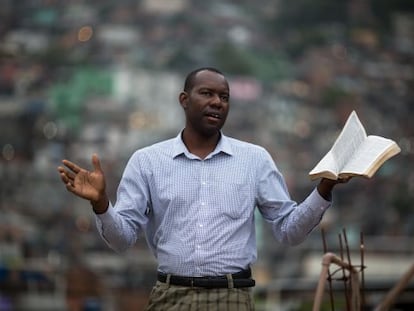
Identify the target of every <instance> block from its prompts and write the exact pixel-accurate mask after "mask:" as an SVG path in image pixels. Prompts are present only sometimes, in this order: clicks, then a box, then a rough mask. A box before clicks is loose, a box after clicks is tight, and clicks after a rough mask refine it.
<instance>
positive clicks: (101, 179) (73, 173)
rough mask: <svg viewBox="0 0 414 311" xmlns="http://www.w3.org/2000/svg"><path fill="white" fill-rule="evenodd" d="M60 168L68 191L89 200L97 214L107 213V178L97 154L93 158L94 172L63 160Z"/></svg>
mask: <svg viewBox="0 0 414 311" xmlns="http://www.w3.org/2000/svg"><path fill="white" fill-rule="evenodd" d="M62 163H63V165H64V166H59V167H58V171H59V173H60V178H61V179H62V182H63V183H64V184H65V186H66V189H67V190H68V191H69V192H72V193H73V194H75V195H77V196H79V197H81V198H84V199H86V200H89V201H90V202H91V204H92V207H93V210H94V212H95V213H97V214H102V213H104V212H106V210H107V208H108V205H109V200H108V197H107V195H106V184H105V176H104V173H103V171H102V168H101V164H100V161H99V158H98V156H97V155H96V154H94V155H93V156H92V165H93V167H94V169H93V171H88V170H86V169H84V168H81V167H79V166H78V165H76V164H75V163H73V162H71V161H68V160H63V161H62Z"/></svg>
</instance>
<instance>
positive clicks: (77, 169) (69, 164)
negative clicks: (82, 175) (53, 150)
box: [62, 160, 81, 173]
mask: <svg viewBox="0 0 414 311" xmlns="http://www.w3.org/2000/svg"><path fill="white" fill-rule="evenodd" d="M62 163H63V164H64V165H65V166H66V167H67V168H68V169H70V170H71V171H73V172H74V173H79V172H80V170H81V168H80V167H79V166H77V165H76V164H75V163H73V162H71V161H68V160H63V161H62Z"/></svg>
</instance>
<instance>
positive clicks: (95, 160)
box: [92, 153, 102, 173]
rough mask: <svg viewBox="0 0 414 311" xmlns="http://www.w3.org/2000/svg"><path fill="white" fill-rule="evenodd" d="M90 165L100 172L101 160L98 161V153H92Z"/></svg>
mask: <svg viewBox="0 0 414 311" xmlns="http://www.w3.org/2000/svg"><path fill="white" fill-rule="evenodd" d="M92 165H93V168H94V169H95V171H98V172H101V173H102V168H101V162H100V161H99V158H98V155H97V154H96V153H94V154H93V155H92Z"/></svg>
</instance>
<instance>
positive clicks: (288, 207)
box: [257, 155, 331, 245]
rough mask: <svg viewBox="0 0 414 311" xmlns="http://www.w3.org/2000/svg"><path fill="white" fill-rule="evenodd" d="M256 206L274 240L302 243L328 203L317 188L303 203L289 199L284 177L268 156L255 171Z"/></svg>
mask: <svg viewBox="0 0 414 311" xmlns="http://www.w3.org/2000/svg"><path fill="white" fill-rule="evenodd" d="M258 172H259V175H260V176H259V177H258V184H257V187H258V188H257V193H258V208H259V210H260V212H261V214H262V216H263V218H264V219H265V221H266V222H268V223H270V225H271V227H272V233H273V236H274V238H275V239H276V240H278V241H279V242H280V243H282V244H285V245H297V244H299V243H301V242H303V241H304V240H305V239H306V237H307V236H308V235H309V233H310V232H311V231H312V230H313V229H314V228H315V227H316V226H317V225H318V224H319V223H320V221H321V219H322V217H323V214H324V213H325V211H326V210H327V209H328V208H329V207H330V206H331V201H326V200H325V199H324V198H323V197H322V196H321V195H320V194H319V192H318V191H317V189H316V188H314V189H313V191H312V192H311V193H310V194H309V196H308V197H307V198H306V199H305V200H304V201H303V202H302V203H297V202H296V201H294V200H292V199H291V197H290V194H289V191H288V189H287V186H286V182H285V179H284V178H283V176H282V174H281V173H280V171H279V170H278V169H277V167H276V165H275V163H274V161H273V160H272V159H271V158H270V155H269V156H268V157H267V159H266V160H265V161H264V162H263V163H262V165H261V168H260V169H259V170H258Z"/></svg>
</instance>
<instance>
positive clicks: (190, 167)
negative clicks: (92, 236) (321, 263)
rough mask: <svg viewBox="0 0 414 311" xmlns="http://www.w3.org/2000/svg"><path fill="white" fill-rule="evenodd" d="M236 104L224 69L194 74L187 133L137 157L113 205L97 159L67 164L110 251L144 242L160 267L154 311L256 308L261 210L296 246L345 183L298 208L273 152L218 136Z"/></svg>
mask: <svg viewBox="0 0 414 311" xmlns="http://www.w3.org/2000/svg"><path fill="white" fill-rule="evenodd" d="M229 99H230V90H229V85H228V82H227V80H226V78H225V77H224V75H223V74H222V73H221V72H220V71H218V70H217V69H214V68H200V69H197V70H195V71H193V72H191V73H190V74H189V75H188V76H187V78H186V80H185V84H184V90H183V91H182V92H181V93H180V95H179V102H180V104H181V106H182V108H183V110H184V113H185V117H186V122H185V127H184V129H183V130H182V131H181V132H180V133H179V135H178V136H177V137H175V138H173V139H169V140H166V141H163V142H160V143H157V144H154V145H152V146H149V147H146V148H143V149H140V150H138V151H136V152H135V153H134V154H133V155H132V157H131V158H130V159H129V161H128V164H127V166H126V168H125V171H124V173H123V176H122V179H121V181H120V185H119V188H118V192H117V201H116V203H115V204H114V205H112V203H111V202H109V200H108V197H107V194H106V192H105V178H104V173H103V171H102V169H101V165H100V162H99V159H98V156H97V155H93V156H92V164H93V167H94V169H93V171H87V170H86V169H83V168H81V167H79V166H78V165H76V164H74V163H72V162H70V161H67V160H63V164H64V166H66V168H65V167H64V166H60V167H59V168H58V171H59V172H60V176H61V179H62V181H63V183H64V184H65V185H66V188H67V190H68V191H70V192H72V193H74V194H75V195H77V196H79V197H82V198H84V199H87V200H89V201H90V203H91V205H92V208H93V211H94V212H95V214H96V220H97V226H98V230H99V232H100V234H101V236H102V237H103V239H104V240H105V241H106V242H107V243H108V245H109V246H110V247H111V248H113V249H114V250H116V251H118V252H121V251H124V250H125V249H127V248H128V247H130V246H131V245H133V244H134V243H135V242H136V240H137V238H138V237H139V235H140V234H141V233H144V234H145V237H146V239H147V242H148V246H149V247H150V249H151V250H152V251H153V253H154V255H155V257H156V258H157V261H158V281H157V284H156V285H155V287H154V288H153V291H152V292H151V295H150V299H149V303H148V307H147V310H237V311H240V310H253V309H254V304H253V301H252V295H251V288H252V286H254V280H253V279H252V278H251V272H250V265H251V264H253V263H254V262H255V260H256V257H257V251H256V241H255V238H256V237H255V226H254V209H255V207H257V208H258V209H259V211H260V212H261V214H262V215H263V217H264V219H265V220H266V221H267V222H268V223H269V224H270V226H271V228H272V232H273V235H274V237H275V238H276V239H277V240H278V241H279V242H281V243H283V244H288V245H295V244H298V243H300V242H302V241H303V240H304V239H305V238H306V236H307V235H308V234H309V232H310V231H311V230H312V229H313V228H314V227H315V226H316V225H318V223H319V222H320V220H321V218H322V216H323V213H324V212H325V211H326V210H327V209H328V207H329V206H330V205H331V202H330V198H331V191H332V189H333V187H334V185H336V184H337V183H338V182H346V180H345V181H332V180H328V179H322V180H321V181H320V183H319V184H318V186H317V187H316V189H314V190H313V191H312V193H311V194H310V195H309V196H308V197H307V198H306V199H305V200H304V201H303V202H302V203H301V204H297V203H296V202H294V201H293V200H291V198H290V195H289V192H288V189H287V187H286V184H285V181H284V178H283V176H282V175H281V173H280V172H279V170H278V169H277V167H276V165H275V164H274V162H273V160H272V158H271V156H270V155H269V153H268V152H267V151H266V150H264V149H263V148H262V147H259V146H256V145H253V144H250V143H246V142H242V141H239V140H236V139H233V138H230V137H227V136H225V135H224V134H223V133H222V132H221V128H222V126H223V125H224V123H225V121H226V117H227V113H228V111H229Z"/></svg>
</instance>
